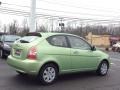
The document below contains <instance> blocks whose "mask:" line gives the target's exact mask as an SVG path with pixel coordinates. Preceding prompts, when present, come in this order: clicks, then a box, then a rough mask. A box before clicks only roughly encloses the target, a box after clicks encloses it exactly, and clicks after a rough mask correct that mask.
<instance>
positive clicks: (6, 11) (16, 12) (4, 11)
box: [0, 8, 120, 22]
mask: <svg viewBox="0 0 120 90" xmlns="http://www.w3.org/2000/svg"><path fill="white" fill-rule="evenodd" d="M0 12H3V13H6V14H12V15H18V16H25V17H29V12H25V11H24V12H23V11H22V10H21V11H20V10H17V11H16V10H11V9H8V8H0ZM37 17H44V18H53V17H56V18H58V19H60V18H63V19H65V18H67V19H70V20H73V21H75V20H74V19H76V21H78V20H81V21H87V22H110V21H111V22H120V21H119V20H118V21H115V20H94V19H80V18H71V17H60V16H53V15H46V14H39V13H38V14H37Z"/></svg>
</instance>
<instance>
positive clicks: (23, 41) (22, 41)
mask: <svg viewBox="0 0 120 90" xmlns="http://www.w3.org/2000/svg"><path fill="white" fill-rule="evenodd" d="M20 42H21V43H29V42H28V41H25V40H20Z"/></svg>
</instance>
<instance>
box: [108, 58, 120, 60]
mask: <svg viewBox="0 0 120 90" xmlns="http://www.w3.org/2000/svg"><path fill="white" fill-rule="evenodd" d="M110 60H115V61H120V59H119V58H110Z"/></svg>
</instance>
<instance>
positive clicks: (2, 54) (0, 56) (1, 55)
mask: <svg viewBox="0 0 120 90" xmlns="http://www.w3.org/2000/svg"><path fill="white" fill-rule="evenodd" d="M4 57H5V55H4V51H3V50H2V49H0V58H4Z"/></svg>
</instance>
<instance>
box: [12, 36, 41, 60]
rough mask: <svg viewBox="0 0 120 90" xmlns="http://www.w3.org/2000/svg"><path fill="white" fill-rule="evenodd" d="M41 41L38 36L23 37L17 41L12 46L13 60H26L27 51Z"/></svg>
mask: <svg viewBox="0 0 120 90" xmlns="http://www.w3.org/2000/svg"><path fill="white" fill-rule="evenodd" d="M40 41H41V37H38V36H25V37H23V38H21V39H19V40H17V41H16V42H15V43H14V44H13V46H12V52H11V55H12V56H13V57H14V58H18V59H22V60H24V59H26V58H27V55H28V52H29V49H30V48H32V47H33V46H36V45H37V44H38V43H39V42H40Z"/></svg>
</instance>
